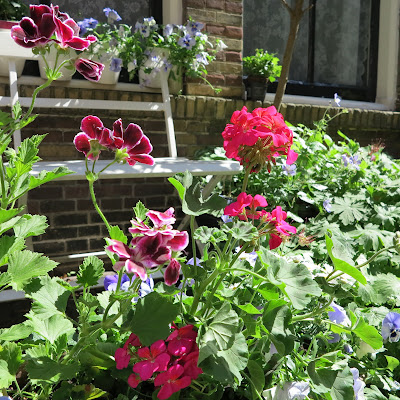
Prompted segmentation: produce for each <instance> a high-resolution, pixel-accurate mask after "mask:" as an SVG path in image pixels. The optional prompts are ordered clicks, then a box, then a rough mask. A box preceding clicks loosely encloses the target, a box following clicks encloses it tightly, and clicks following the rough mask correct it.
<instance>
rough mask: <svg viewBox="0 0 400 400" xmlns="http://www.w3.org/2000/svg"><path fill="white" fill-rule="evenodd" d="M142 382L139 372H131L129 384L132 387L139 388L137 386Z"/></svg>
mask: <svg viewBox="0 0 400 400" xmlns="http://www.w3.org/2000/svg"><path fill="white" fill-rule="evenodd" d="M140 382H141V380H140V378H139V376H138V375H137V374H130V375H129V377H128V385H129V386H130V387H131V388H134V389H135V388H137V386H138V385H139V383H140Z"/></svg>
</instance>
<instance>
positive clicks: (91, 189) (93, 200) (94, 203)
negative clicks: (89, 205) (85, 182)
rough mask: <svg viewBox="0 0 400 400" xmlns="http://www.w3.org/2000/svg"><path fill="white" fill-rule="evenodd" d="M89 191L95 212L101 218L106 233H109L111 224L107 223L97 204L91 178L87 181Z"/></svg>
mask: <svg viewBox="0 0 400 400" xmlns="http://www.w3.org/2000/svg"><path fill="white" fill-rule="evenodd" d="M89 191H90V196H91V198H92V202H93V205H94V208H95V209H96V211H97V213H98V214H99V215H100V217H101V219H102V220H103V222H104V224H105V225H106V227H107V230H108V233H110V234H111V226H110V224H109V223H108V221H107V218H106V217H105V216H104V214H103V212H102V211H101V210H100V207H99V205H98V204H97V200H96V195H95V193H94V182H93V181H91V180H90V181H89Z"/></svg>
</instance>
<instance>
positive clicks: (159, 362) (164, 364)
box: [154, 353, 171, 372]
mask: <svg viewBox="0 0 400 400" xmlns="http://www.w3.org/2000/svg"><path fill="white" fill-rule="evenodd" d="M170 360H171V356H170V355H169V354H168V353H162V354H160V355H159V356H157V358H156V359H155V361H154V364H155V365H156V366H157V372H163V371H166V370H167V368H168V364H169V362H170Z"/></svg>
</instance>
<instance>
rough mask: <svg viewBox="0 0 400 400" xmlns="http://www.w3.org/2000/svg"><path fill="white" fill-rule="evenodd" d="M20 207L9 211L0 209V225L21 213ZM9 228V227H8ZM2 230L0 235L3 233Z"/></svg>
mask: <svg viewBox="0 0 400 400" xmlns="http://www.w3.org/2000/svg"><path fill="white" fill-rule="evenodd" d="M22 209H23V208H22V207H20V208H12V209H11V210H5V209H4V208H0V224H3V223H4V222H7V221H9V220H10V219H11V218H13V217H15V216H16V215H17V214H19V213H20V212H21V211H22ZM9 228H11V226H10V227H9ZM9 228H7V229H9ZM3 232H4V230H2V232H1V233H3Z"/></svg>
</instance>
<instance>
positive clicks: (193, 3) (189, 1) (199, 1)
mask: <svg viewBox="0 0 400 400" xmlns="http://www.w3.org/2000/svg"><path fill="white" fill-rule="evenodd" d="M186 6H187V7H193V8H204V7H205V6H206V0H186Z"/></svg>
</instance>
